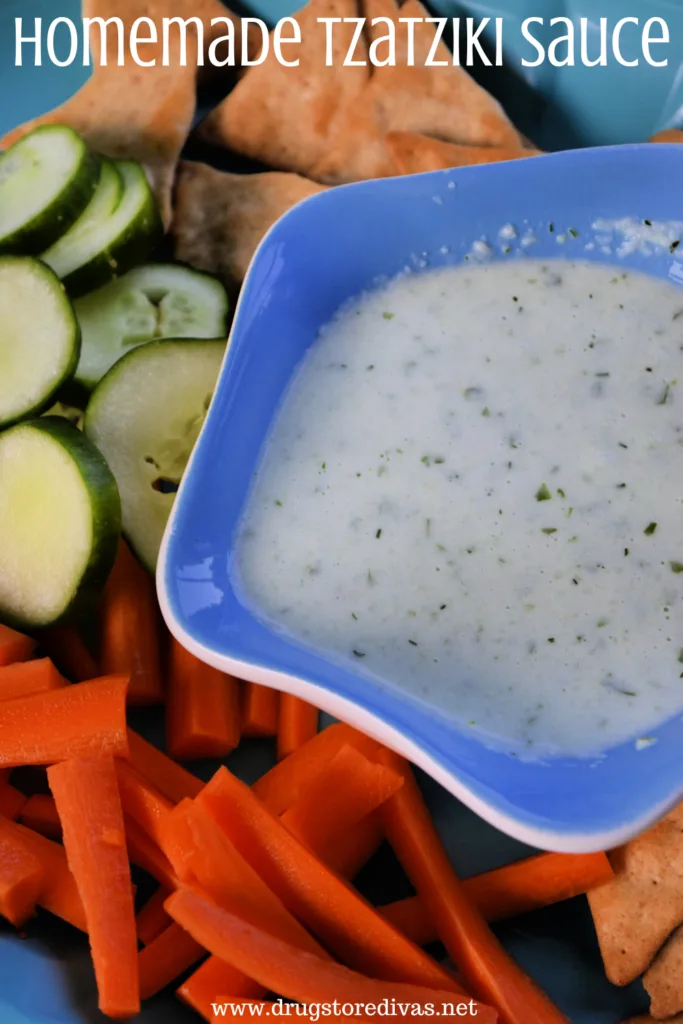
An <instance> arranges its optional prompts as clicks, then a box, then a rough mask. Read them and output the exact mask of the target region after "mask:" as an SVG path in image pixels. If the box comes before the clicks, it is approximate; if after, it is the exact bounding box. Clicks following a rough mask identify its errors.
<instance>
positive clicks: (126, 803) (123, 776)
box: [116, 760, 173, 846]
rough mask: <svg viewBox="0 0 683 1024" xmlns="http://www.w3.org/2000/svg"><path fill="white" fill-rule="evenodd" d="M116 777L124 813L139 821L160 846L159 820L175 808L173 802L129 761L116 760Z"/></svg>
mask: <svg viewBox="0 0 683 1024" xmlns="http://www.w3.org/2000/svg"><path fill="white" fill-rule="evenodd" d="M116 779H117V782H118V784H119V795H120V797H121V806H122V807H123V811H124V814H126V816H127V817H130V818H133V820H134V821H137V823H138V825H139V826H140V827H141V828H142V829H143V830H144V831H145V832H146V833H147V835H148V836H149V837H150V839H152V840H153V841H154V842H155V843H156V844H157V846H159V836H160V832H159V822H160V821H161V819H162V818H164V817H165V816H166V815H167V814H168V813H169V811H171V810H173V804H172V803H171V801H170V800H167V799H166V797H165V796H162V795H161V793H160V792H159V790H158V789H156V788H155V787H154V786H153V785H152V783H151V782H148V781H147V779H145V778H144V777H143V776H142V775H140V773H139V772H138V771H137V770H136V769H135V768H133V766H132V765H131V764H130V762H129V761H121V760H117V761H116Z"/></svg>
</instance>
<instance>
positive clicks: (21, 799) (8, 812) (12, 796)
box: [0, 782, 28, 821]
mask: <svg viewBox="0 0 683 1024" xmlns="http://www.w3.org/2000/svg"><path fill="white" fill-rule="evenodd" d="M27 800H28V797H26V796H24V794H23V793H20V792H19V790H18V789H16V788H15V787H14V786H12V785H10V783H9V782H0V814H2V815H4V817H5V818H10V819H11V820H12V821H14V820H15V819H16V818H18V817H19V815H20V814H21V811H22V809H23V807H24V806H25V805H26V802H27Z"/></svg>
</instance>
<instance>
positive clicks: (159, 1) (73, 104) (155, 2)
mask: <svg viewBox="0 0 683 1024" xmlns="http://www.w3.org/2000/svg"><path fill="white" fill-rule="evenodd" d="M219 12H220V13H222V14H223V15H227V16H228V17H234V16H231V15H230V13H229V12H228V11H227V9H226V8H224V7H223V5H222V4H220V3H219V2H218V0H200V2H199V6H198V5H197V4H196V3H195V2H194V0H145V2H143V3H141V2H140V0H85V2H84V8H83V14H84V16H86V17H101V18H110V17H114V16H118V17H120V18H121V19H122V21H123V22H124V24H125V26H126V28H127V29H129V28H130V26H131V24H132V23H133V21H134V20H135V19H136V18H139V17H142V16H146V17H149V18H152V19H153V20H154V21H155V23H157V24H158V23H159V21H160V19H161V18H162V17H183V18H186V17H187V18H189V17H192V16H197V17H200V18H202V19H204V18H205V19H206V20H207V23H208V24H209V25H210V21H211V18H214V17H217V16H218V14H219ZM236 25H237V26H239V25H240V21H239V19H238V20H237V21H236ZM172 32H173V34H172V35H171V39H172V40H173V41H174V42H175V44H176V45H179V33H178V31H177V29H172ZM208 38H210V31H209V35H208ZM107 41H108V44H109V45H108V53H107V66H106V67H102V66H101V54H100V45H99V33H98V32H97V31H94V32H93V33H92V51H93V58H92V59H93V71H92V75H91V77H90V79H89V80H88V82H86V84H85V85H84V86H83V87H82V88H81V89H80V90H79V91H78V92H77V93H76V94H75V95H74V96H72V97H71V99H69V100H67V101H66V103H63V104H62V105H61V106H60V107H58V108H57V109H56V110H53V111H51V112H50V113H48V114H46V115H44V116H42V117H40V118H38V119H36V120H35V121H32V122H30V123H29V124H26V125H23V126H22V127H21V128H18V129H15V131H13V132H12V133H11V134H10V135H9V136H7V138H6V139H5V140H3V141H4V145H9V144H10V143H11V142H12V141H14V140H15V139H17V138H19V137H20V136H21V135H23V134H25V133H26V132H27V131H29V130H30V129H31V128H33V127H35V125H36V124H41V123H45V122H51V123H59V122H63V123H66V124H70V125H71V126H72V127H73V128H75V129H76V130H77V131H78V132H80V133H81V134H82V135H83V137H84V138H85V139H86V141H87V142H88V143H89V145H91V146H92V147H93V148H94V149H96V150H98V151H99V152H101V153H104V154H105V155H106V156H111V157H115V158H127V159H132V160H139V161H140V162H141V163H142V164H143V165H144V167H145V170H146V171H147V174H148V177H149V179H150V181H151V183H152V185H153V187H154V189H155V192H156V194H157V197H158V199H159V202H160V205H161V208H162V213H163V216H164V220H165V222H166V224H167V225H168V223H169V222H170V218H171V190H172V186H173V178H174V175H175V169H176V165H177V162H178V158H179V156H180V152H181V150H182V148H183V146H184V144H185V140H186V138H187V135H188V132H189V130H190V126H191V124H192V119H193V117H194V111H195V91H196V76H197V59H196V37H195V35H194V33H193V32H192V31H189V32H188V56H187V66H186V67H180V66H179V60H176V59H173V60H171V62H170V64H169V66H168V67H164V66H163V64H162V63H161V53H162V48H161V43H159V44H158V46H154V45H151V44H150V45H145V47H143V48H142V49H141V50H140V54H141V56H143V57H144V59H145V60H152V59H154V58H155V57H156V58H157V61H158V63H157V65H156V66H155V67H140V66H139V65H137V64H136V63H135V62H134V61H133V60H132V58H131V56H130V54H127V55H126V57H127V59H126V61H125V63H124V65H123V66H122V67H119V66H118V65H117V35H116V32H115V30H114V28H113V27H112V28H110V29H109V32H108V34H107ZM127 43H128V37H127V34H126V45H127Z"/></svg>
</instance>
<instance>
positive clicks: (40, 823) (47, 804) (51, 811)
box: [20, 793, 62, 839]
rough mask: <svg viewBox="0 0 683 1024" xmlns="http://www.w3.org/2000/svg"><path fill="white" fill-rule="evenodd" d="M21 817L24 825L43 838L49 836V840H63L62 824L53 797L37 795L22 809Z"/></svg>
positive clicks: (30, 798)
mask: <svg viewBox="0 0 683 1024" xmlns="http://www.w3.org/2000/svg"><path fill="white" fill-rule="evenodd" d="M20 817H21V821H22V824H24V825H26V827H27V828H32V829H33V830H34V832H40V834H41V836H47V837H48V839H59V838H61V835H62V823H61V821H60V820H59V815H58V814H57V808H56V807H55V802H54V800H53V799H52V797H51V796H47V795H43V794H42V793H36V794H35V796H31V797H29V799H28V800H27V801H26V803H25V804H24V806H23V807H22V809H21V815H20Z"/></svg>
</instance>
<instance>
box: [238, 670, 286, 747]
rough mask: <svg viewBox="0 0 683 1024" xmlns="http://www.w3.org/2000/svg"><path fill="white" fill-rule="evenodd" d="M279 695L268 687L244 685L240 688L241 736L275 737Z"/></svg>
mask: <svg viewBox="0 0 683 1024" xmlns="http://www.w3.org/2000/svg"><path fill="white" fill-rule="evenodd" d="M279 709H280V694H279V693H278V692H277V690H271V688H270V687H269V686H261V685H260V684H259V683H245V684H244V686H243V688H242V735H243V736H251V737H254V736H277V720H278V714H279Z"/></svg>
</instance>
